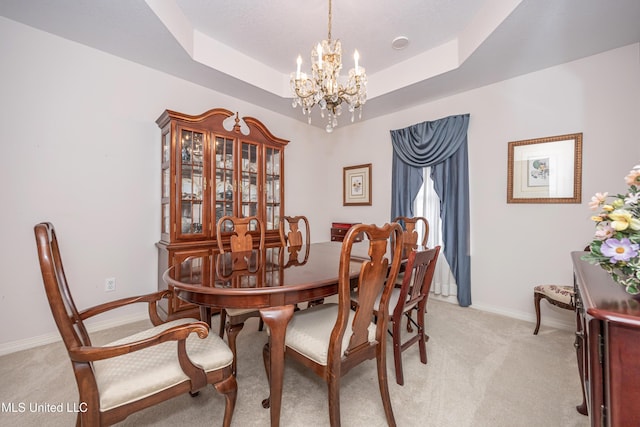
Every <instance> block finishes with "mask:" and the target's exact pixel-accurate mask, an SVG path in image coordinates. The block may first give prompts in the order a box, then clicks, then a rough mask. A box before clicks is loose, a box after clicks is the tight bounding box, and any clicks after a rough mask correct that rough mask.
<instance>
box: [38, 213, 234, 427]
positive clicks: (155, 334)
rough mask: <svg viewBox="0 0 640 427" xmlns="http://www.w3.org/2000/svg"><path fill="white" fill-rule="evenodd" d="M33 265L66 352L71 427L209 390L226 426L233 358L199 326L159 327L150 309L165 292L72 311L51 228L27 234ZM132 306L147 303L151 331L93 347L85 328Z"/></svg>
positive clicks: (106, 421) (109, 420)
mask: <svg viewBox="0 0 640 427" xmlns="http://www.w3.org/2000/svg"><path fill="white" fill-rule="evenodd" d="M34 231H35V238H36V246H37V249H38V258H39V260H40V270H41V272H42V279H43V282H44V288H45V291H46V294H47V299H48V301H49V307H50V308H51V313H52V314H53V318H54V320H55V322H56V325H57V327H58V330H59V332H60V335H61V336H62V340H63V341H64V344H65V346H66V348H67V352H68V354H69V359H70V360H71V366H72V367H73V372H74V374H75V378H76V383H77V386H78V392H79V402H80V404H79V405H80V406H79V407H81V408H82V410H81V411H79V412H78V415H77V419H76V425H78V426H80V425H82V426H102V425H111V424H115V423H117V422H120V421H122V420H124V419H125V418H126V417H127V416H129V415H130V414H132V413H134V412H137V411H140V410H142V409H145V408H148V407H151V406H153V405H156V404H158V403H160V402H163V401H165V400H168V399H170V398H172V397H175V396H178V395H180V394H184V393H187V392H188V393H190V394H192V395H195V394H196V393H198V390H200V389H201V388H203V387H205V386H206V385H208V384H211V385H212V386H213V387H214V388H215V389H216V390H217V391H218V392H219V393H221V394H223V395H224V397H225V401H226V403H225V411H224V419H223V423H222V424H223V426H230V425H231V418H232V416H233V411H234V408H235V402H236V395H237V383H236V379H235V376H234V375H233V372H232V369H231V365H232V363H233V353H232V352H231V350H230V349H229V347H228V346H227V344H226V343H225V342H224V341H223V340H222V339H221V338H220V337H218V336H217V335H215V334H209V327H208V325H207V324H206V323H204V322H201V321H198V320H196V319H189V318H182V319H177V320H173V321H170V322H164V323H163V321H162V319H161V318H160V316H159V315H158V311H157V303H158V301H160V300H161V299H166V298H168V297H169V295H170V294H171V291H168V290H165V291H160V292H155V293H152V294H147V295H142V296H136V297H129V298H123V299H119V300H116V301H112V302H108V303H104V304H100V305H98V306H95V307H91V308H88V309H86V310H82V311H78V309H77V308H76V305H75V303H74V301H73V298H72V296H71V292H70V289H69V286H68V283H67V279H66V276H65V273H64V268H63V264H62V257H61V255H60V251H59V246H58V241H57V237H56V232H55V229H54V227H53V225H52V224H51V223H47V222H43V223H40V224H37V225H36V226H35V227H34ZM133 303H147V304H148V313H149V319H150V321H151V323H152V325H153V326H152V327H150V328H149V329H146V330H144V331H142V332H139V333H136V334H134V335H131V336H129V337H126V338H123V339H119V340H116V341H113V342H111V343H109V344H106V345H104V346H95V345H93V344H92V342H91V338H90V336H89V334H88V333H87V329H86V327H85V324H84V321H85V320H87V319H89V318H91V317H93V316H95V315H97V314H101V313H104V312H107V311H110V310H113V309H116V308H120V307H124V306H128V305H130V304H133Z"/></svg>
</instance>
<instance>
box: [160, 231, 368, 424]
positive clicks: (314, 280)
mask: <svg viewBox="0 0 640 427" xmlns="http://www.w3.org/2000/svg"><path fill="white" fill-rule="evenodd" d="M341 248H342V244H341V242H322V243H312V244H310V245H303V246H300V247H272V248H263V249H257V250H254V251H249V252H234V253H230V252H225V253H224V254H218V253H213V254H211V255H209V256H201V257H192V258H189V259H186V260H185V261H183V262H181V263H180V264H176V265H174V266H172V267H170V268H169V269H168V270H167V271H166V272H165V273H164V275H163V278H164V280H165V281H166V282H167V283H168V284H170V285H172V286H173V288H174V292H175V294H176V295H177V297H178V298H180V299H181V300H183V301H186V302H189V303H192V304H196V305H198V306H200V312H201V315H202V318H203V320H205V321H206V320H209V321H210V314H209V313H210V312H211V310H212V309H216V308H217V309H220V308H255V309H257V310H259V311H260V316H261V318H262V319H263V321H264V323H266V324H267V326H268V327H269V329H270V333H269V340H270V346H269V348H270V356H271V357H270V366H269V370H270V372H269V379H270V381H269V392H270V396H269V398H268V399H269V400H265V402H269V404H270V411H271V413H270V416H271V425H272V426H278V425H279V424H280V411H281V404H282V385H283V376H284V353H285V334H286V330H287V324H288V323H289V321H290V320H291V317H292V316H293V311H294V307H295V305H296V304H299V303H304V302H309V301H317V300H320V299H322V298H326V297H329V296H331V295H335V294H337V292H338V270H339V263H340V252H341ZM367 250H368V245H367V244H366V243H362V244H356V245H354V248H353V250H352V260H351V264H350V267H349V268H350V275H351V277H352V278H356V277H357V276H358V274H359V271H360V266H361V264H362V262H363V261H364V260H366V259H368V256H367Z"/></svg>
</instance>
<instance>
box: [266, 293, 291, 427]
mask: <svg viewBox="0 0 640 427" xmlns="http://www.w3.org/2000/svg"><path fill="white" fill-rule="evenodd" d="M260 315H261V316H262V319H263V320H264V323H266V324H267V326H269V330H270V333H269V355H270V356H269V359H270V366H269V393H270V403H271V427H277V426H279V425H280V408H281V404H282V382H283V377H284V349H285V348H284V337H285V333H286V332H287V324H288V323H289V320H291V317H292V316H293V305H285V306H281V307H270V308H263V309H261V310H260Z"/></svg>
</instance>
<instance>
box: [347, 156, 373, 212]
mask: <svg viewBox="0 0 640 427" xmlns="http://www.w3.org/2000/svg"><path fill="white" fill-rule="evenodd" d="M342 205H343V206H371V163H367V164H366V165H356V166H347V167H345V168H344V169H343V175H342Z"/></svg>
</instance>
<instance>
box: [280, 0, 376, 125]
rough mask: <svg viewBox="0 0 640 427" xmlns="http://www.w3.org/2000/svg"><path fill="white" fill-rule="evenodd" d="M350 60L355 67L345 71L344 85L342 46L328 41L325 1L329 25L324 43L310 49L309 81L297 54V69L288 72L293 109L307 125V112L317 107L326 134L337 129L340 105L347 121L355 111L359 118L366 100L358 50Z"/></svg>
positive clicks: (337, 42) (362, 70)
mask: <svg viewBox="0 0 640 427" xmlns="http://www.w3.org/2000/svg"><path fill="white" fill-rule="evenodd" d="M353 59H354V60H355V67H354V68H352V69H351V70H349V77H348V79H347V81H346V85H343V84H341V82H340V70H341V69H342V47H341V45H340V40H332V39H331V0H329V26H328V35H327V39H326V40H322V42H321V43H318V45H317V46H315V47H314V48H313V49H312V50H311V78H309V77H308V76H307V75H306V74H305V73H301V72H300V66H301V65H302V58H301V57H300V55H298V60H297V64H298V67H297V69H296V72H295V73H291V88H292V89H293V92H294V93H295V97H294V98H293V103H292V104H293V108H296V107H297V106H298V105H300V106H301V107H302V113H303V114H307V115H308V121H309V123H311V109H312V108H313V107H315V106H316V105H318V106H319V107H320V114H321V116H322V117H323V118H324V116H325V113H326V114H327V116H328V118H329V122H328V124H327V126H326V128H325V129H326V130H327V132H332V131H333V128H334V127H336V126H338V116H339V115H340V114H341V113H342V103H343V102H344V103H346V104H347V105H348V108H349V111H350V112H351V121H352V122H353V120H354V117H355V111H356V110H358V118H361V117H362V105H363V104H364V103H365V102H366V100H367V75H366V74H365V71H364V68H363V67H360V66H359V65H358V59H359V55H358V51H357V50H356V51H355V53H354V55H353Z"/></svg>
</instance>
